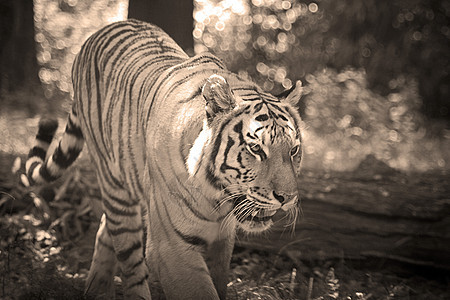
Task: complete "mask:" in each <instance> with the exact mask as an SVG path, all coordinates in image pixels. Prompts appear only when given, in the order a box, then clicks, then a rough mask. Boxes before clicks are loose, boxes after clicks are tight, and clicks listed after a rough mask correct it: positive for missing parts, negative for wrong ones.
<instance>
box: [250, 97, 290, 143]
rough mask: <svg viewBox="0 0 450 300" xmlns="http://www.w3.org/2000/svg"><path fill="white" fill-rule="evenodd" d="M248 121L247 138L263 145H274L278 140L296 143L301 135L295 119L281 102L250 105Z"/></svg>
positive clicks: (257, 102)
mask: <svg viewBox="0 0 450 300" xmlns="http://www.w3.org/2000/svg"><path fill="white" fill-rule="evenodd" d="M249 116H250V117H249V118H248V120H247V122H248V123H247V130H248V131H247V137H248V138H250V139H255V140H259V141H261V142H263V143H266V144H267V143H273V142H275V140H277V139H278V138H280V139H283V140H286V139H288V140H291V141H295V140H296V139H297V138H298V136H299V133H298V132H297V128H296V126H295V123H294V120H293V117H292V116H291V115H290V114H289V113H288V112H287V111H286V109H284V107H283V105H282V104H281V102H272V101H271V102H266V101H255V103H252V104H251V105H250V114H249Z"/></svg>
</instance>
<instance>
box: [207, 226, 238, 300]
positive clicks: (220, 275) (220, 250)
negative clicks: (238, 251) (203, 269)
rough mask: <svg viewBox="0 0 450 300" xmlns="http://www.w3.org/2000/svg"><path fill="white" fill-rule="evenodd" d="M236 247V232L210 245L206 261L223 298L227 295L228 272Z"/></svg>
mask: <svg viewBox="0 0 450 300" xmlns="http://www.w3.org/2000/svg"><path fill="white" fill-rule="evenodd" d="M233 247H234V234H232V235H230V236H228V237H225V238H223V239H221V240H218V241H215V242H214V243H212V244H211V245H210V246H209V249H208V252H207V255H206V263H207V265H208V268H209V273H210V274H211V278H212V280H213V282H214V286H215V287H216V290H217V293H218V294H219V298H220V299H221V300H225V299H226V297H227V283H228V280H229V279H228V274H229V270H230V260H231V255H232V253H233Z"/></svg>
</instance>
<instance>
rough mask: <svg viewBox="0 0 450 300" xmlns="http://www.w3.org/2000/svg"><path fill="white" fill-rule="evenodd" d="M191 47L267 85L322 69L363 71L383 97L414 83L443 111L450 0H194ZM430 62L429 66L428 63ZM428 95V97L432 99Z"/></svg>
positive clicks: (439, 112) (272, 86) (446, 93)
mask: <svg viewBox="0 0 450 300" xmlns="http://www.w3.org/2000/svg"><path fill="white" fill-rule="evenodd" d="M195 4H196V5H195V8H196V10H195V13H194V20H195V29H194V38H195V39H196V42H197V45H196V48H195V50H196V52H197V53H198V52H201V51H204V50H211V51H213V52H214V53H216V54H217V55H218V56H219V57H221V58H223V59H224V60H225V61H226V62H227V65H228V66H229V67H230V69H231V70H233V71H240V72H242V73H244V74H245V73H247V74H249V75H250V76H252V77H253V78H254V79H256V80H258V82H259V83H260V84H262V86H264V88H265V89H266V90H274V91H275V92H277V91H280V90H282V88H283V87H284V88H287V87H288V86H289V85H290V84H292V80H294V79H303V78H304V77H305V76H306V75H307V74H311V73H313V72H315V71H316V70H318V69H323V68H324V67H333V68H336V69H338V70H341V69H342V68H345V67H347V66H352V67H355V68H364V69H365V70H366V72H367V79H368V85H369V88H371V89H375V90H376V91H377V92H379V93H381V94H382V95H386V94H388V93H390V92H391V91H392V90H393V89H395V85H393V84H392V80H393V79H395V78H397V77H398V76H401V75H404V74H408V75H412V76H414V77H416V78H418V79H420V80H419V82H420V90H421V94H422V96H425V97H426V98H427V99H426V100H427V103H426V105H428V106H433V105H436V106H438V107H436V108H435V111H434V112H433V113H434V114H435V116H448V115H449V112H448V109H449V102H448V101H447V100H448V98H449V97H450V91H449V89H448V82H449V80H450V79H449V53H450V43H449V39H450V28H449V26H448V18H449V16H450V1H448V0H440V1H428V0H411V1H400V0H397V1H387V0H385V1H376V0H367V1H357V0H321V1H317V2H313V1H301V0H223V1H219V0H196V1H195ZM430 62H431V63H430ZM430 96H431V97H432V98H430Z"/></svg>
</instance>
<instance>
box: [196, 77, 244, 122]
mask: <svg viewBox="0 0 450 300" xmlns="http://www.w3.org/2000/svg"><path fill="white" fill-rule="evenodd" d="M202 95H203V98H205V101H206V105H205V110H206V116H207V118H208V120H210V119H212V118H213V117H214V116H215V115H216V114H217V113H220V112H225V111H229V110H232V109H233V108H234V107H235V106H236V101H235V99H234V96H233V92H232V91H231V88H230V86H229V85H228V82H227V81H226V80H225V78H223V77H222V76H220V75H217V74H214V75H211V76H209V78H208V79H207V80H206V82H205V84H204V85H203V88H202Z"/></svg>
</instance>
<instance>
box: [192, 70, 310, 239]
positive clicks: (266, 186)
mask: <svg viewBox="0 0 450 300" xmlns="http://www.w3.org/2000/svg"><path fill="white" fill-rule="evenodd" d="M231 80H233V78H231ZM286 94H287V95H283V97H282V98H281V99H279V98H277V97H274V96H272V95H271V94H268V93H264V92H263V91H262V90H261V89H260V88H259V87H257V86H256V85H254V84H250V83H248V82H246V83H243V82H242V81H238V80H236V82H234V81H233V82H231V85H230V84H229V83H228V82H227V81H226V80H225V79H224V77H222V76H219V75H212V76H210V77H209V78H208V80H207V81H206V83H205V84H204V86H203V88H202V95H203V98H204V100H205V114H206V118H205V121H204V125H203V130H202V132H201V133H200V135H199V137H198V138H197V140H196V141H195V143H194V146H193V147H192V149H191V152H190V154H189V158H188V161H187V167H188V169H189V172H190V173H191V175H195V174H196V173H198V172H200V173H203V174H204V177H205V178H206V179H207V180H208V181H209V183H210V184H211V186H213V187H214V188H215V189H216V190H218V191H221V192H222V196H221V198H220V200H218V201H217V206H218V207H220V206H223V205H227V206H228V207H230V209H231V210H230V212H229V213H228V215H227V216H226V217H225V219H224V222H233V223H234V222H235V223H237V225H238V227H239V228H241V229H243V230H244V231H246V232H261V231H264V230H266V229H268V228H269V227H270V226H271V225H272V224H273V217H274V215H275V214H276V213H277V212H284V214H286V215H287V216H291V217H292V220H291V221H292V222H295V218H296V216H297V212H298V205H297V204H298V201H299V194H298V187H297V177H298V175H299V171H300V162H301V157H302V140H301V132H300V122H301V121H300V117H299V115H298V112H297V110H296V109H295V108H294V105H295V104H296V103H297V102H298V100H299V98H300V96H301V85H300V84H298V85H297V86H296V87H295V88H293V89H292V90H291V91H289V93H286ZM204 159H206V161H207V163H205V162H204V161H203V160H204ZM200 160H202V161H201V162H200Z"/></svg>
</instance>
